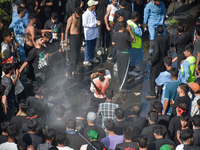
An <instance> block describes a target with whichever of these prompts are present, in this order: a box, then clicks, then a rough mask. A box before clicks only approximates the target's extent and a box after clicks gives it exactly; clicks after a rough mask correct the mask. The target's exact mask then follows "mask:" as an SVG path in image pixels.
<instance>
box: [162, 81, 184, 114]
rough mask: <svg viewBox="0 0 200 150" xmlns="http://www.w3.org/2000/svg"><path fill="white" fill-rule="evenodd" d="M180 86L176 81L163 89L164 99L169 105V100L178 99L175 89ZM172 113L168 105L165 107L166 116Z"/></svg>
mask: <svg viewBox="0 0 200 150" xmlns="http://www.w3.org/2000/svg"><path fill="white" fill-rule="evenodd" d="M179 84H181V82H179V81H178V80H174V81H171V83H169V84H167V85H166V88H165V99H167V100H169V103H170V101H171V100H175V99H176V98H177V97H178V93H177V88H178V86H179ZM171 113H172V107H170V104H169V105H168V107H167V110H166V114H171Z"/></svg>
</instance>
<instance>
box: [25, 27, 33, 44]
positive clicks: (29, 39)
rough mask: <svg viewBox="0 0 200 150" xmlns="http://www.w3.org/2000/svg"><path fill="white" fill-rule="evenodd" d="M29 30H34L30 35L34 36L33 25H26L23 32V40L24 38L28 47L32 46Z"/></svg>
mask: <svg viewBox="0 0 200 150" xmlns="http://www.w3.org/2000/svg"><path fill="white" fill-rule="evenodd" d="M31 30H34V31H33V32H32V33H34V34H35V27H34V26H33V25H30V24H28V25H27V26H26V30H25V38H26V42H25V43H26V45H28V46H34V45H33V42H32V39H31Z"/></svg>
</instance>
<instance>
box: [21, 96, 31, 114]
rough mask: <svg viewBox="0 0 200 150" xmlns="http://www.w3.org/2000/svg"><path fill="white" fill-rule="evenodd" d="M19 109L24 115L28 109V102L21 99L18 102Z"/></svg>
mask: <svg viewBox="0 0 200 150" xmlns="http://www.w3.org/2000/svg"><path fill="white" fill-rule="evenodd" d="M19 108H21V110H22V112H24V113H26V112H27V110H28V109H29V102H28V101H27V100H26V99H22V100H21V101H20V102H19Z"/></svg>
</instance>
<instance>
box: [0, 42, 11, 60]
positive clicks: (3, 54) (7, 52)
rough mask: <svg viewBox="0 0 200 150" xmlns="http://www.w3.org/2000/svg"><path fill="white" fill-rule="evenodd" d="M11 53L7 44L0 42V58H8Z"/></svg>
mask: <svg viewBox="0 0 200 150" xmlns="http://www.w3.org/2000/svg"><path fill="white" fill-rule="evenodd" d="M10 55H11V50H10V46H9V44H5V43H4V42H2V43H1V59H2V60H4V58H9V56H10Z"/></svg>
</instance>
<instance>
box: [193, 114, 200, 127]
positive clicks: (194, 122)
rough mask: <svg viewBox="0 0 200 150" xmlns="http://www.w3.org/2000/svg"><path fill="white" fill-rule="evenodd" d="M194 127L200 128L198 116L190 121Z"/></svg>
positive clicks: (199, 117)
mask: <svg viewBox="0 0 200 150" xmlns="http://www.w3.org/2000/svg"><path fill="white" fill-rule="evenodd" d="M191 121H192V122H193V124H194V126H195V127H200V116H199V115H194V116H193V117H192V119H191Z"/></svg>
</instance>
